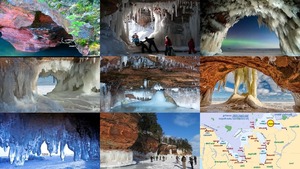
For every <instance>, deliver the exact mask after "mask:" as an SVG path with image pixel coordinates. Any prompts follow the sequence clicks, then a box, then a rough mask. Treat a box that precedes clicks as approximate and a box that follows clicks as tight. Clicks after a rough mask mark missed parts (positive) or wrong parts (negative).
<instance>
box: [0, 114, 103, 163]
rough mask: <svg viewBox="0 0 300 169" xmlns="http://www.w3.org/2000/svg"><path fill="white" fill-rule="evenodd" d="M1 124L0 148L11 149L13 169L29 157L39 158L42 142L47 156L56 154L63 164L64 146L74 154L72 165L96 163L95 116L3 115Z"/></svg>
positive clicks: (0, 115) (97, 124) (97, 119)
mask: <svg viewBox="0 0 300 169" xmlns="http://www.w3.org/2000/svg"><path fill="white" fill-rule="evenodd" d="M0 123H1V125H0V147H1V148H4V150H7V148H8V147H9V148H10V149H9V159H10V163H11V164H14V165H15V166H23V165H26V163H25V161H26V160H28V158H29V156H30V155H31V156H32V155H33V156H40V155H41V145H42V144H43V142H46V144H47V149H48V151H49V153H50V155H53V154H59V155H60V157H61V160H62V161H63V160H64V158H65V154H64V146H65V145H66V144H68V147H69V148H70V149H71V150H72V151H73V152H74V156H73V160H74V161H78V160H80V159H83V160H86V161H88V160H95V159H98V160H99V129H98V127H97V126H99V115H97V114H85V115H84V116H83V114H46V113H45V114H40V113H37V114H21V113H18V114H9V113H8V114H3V113H2V114H0ZM59 146H60V152H58V149H59ZM24 163H25V164H24Z"/></svg>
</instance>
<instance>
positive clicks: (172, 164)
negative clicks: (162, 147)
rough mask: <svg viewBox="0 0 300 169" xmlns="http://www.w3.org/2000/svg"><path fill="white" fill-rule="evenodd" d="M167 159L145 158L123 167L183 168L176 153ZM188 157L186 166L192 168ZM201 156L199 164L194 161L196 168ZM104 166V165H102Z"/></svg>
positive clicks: (129, 168) (127, 168)
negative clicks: (152, 159)
mask: <svg viewBox="0 0 300 169" xmlns="http://www.w3.org/2000/svg"><path fill="white" fill-rule="evenodd" d="M166 157H167V160H165V161H162V160H158V161H153V162H151V161H150V159H148V160H144V161H140V162H139V163H138V164H136V165H131V166H127V167H122V168H123V169H141V168H145V169H174V168H178V169H182V163H181V161H180V160H179V161H180V162H179V163H176V155H167V156H166ZM186 157H187V162H186V168H187V169H191V165H190V163H189V162H188V161H189V160H188V157H190V156H189V155H188V156H186ZM179 158H180V159H181V156H179ZM199 159H200V158H199V157H197V165H195V164H194V163H193V164H194V169H199V168H200V167H199V162H200V160H199ZM101 168H102V167H101Z"/></svg>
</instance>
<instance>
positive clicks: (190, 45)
mask: <svg viewBox="0 0 300 169" xmlns="http://www.w3.org/2000/svg"><path fill="white" fill-rule="evenodd" d="M188 46H189V54H191V53H192V52H193V53H194V54H195V53H197V52H196V51H195V42H194V39H193V38H191V39H190V40H189V42H188Z"/></svg>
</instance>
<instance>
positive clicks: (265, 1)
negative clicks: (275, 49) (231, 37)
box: [200, 0, 300, 56]
mask: <svg viewBox="0 0 300 169" xmlns="http://www.w3.org/2000/svg"><path fill="white" fill-rule="evenodd" d="M201 12H202V17H201V25H202V27H201V28H202V29H201V44H200V49H201V53H202V55H214V54H217V53H220V52H222V51H221V45H222V41H223V40H224V38H225V37H226V34H227V32H228V29H229V28H230V27H232V26H233V25H234V24H235V23H237V22H238V21H239V20H240V19H242V18H243V17H245V16H258V22H259V24H264V25H266V26H268V27H269V28H270V30H272V31H274V32H275V33H276V35H277V36H278V38H279V41H280V48H281V51H282V53H283V54H285V55H292V56H297V55H299V54H300V33H299V32H300V19H299V6H297V3H296V2H295V1H284V0H261V1H254V0H251V1H246V0H242V1H234V2H232V1H221V0H217V1H212V0H209V1H207V2H204V3H202V4H201Z"/></svg>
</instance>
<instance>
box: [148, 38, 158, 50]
mask: <svg viewBox="0 0 300 169" xmlns="http://www.w3.org/2000/svg"><path fill="white" fill-rule="evenodd" d="M145 39H146V40H145V41H147V42H148V44H149V46H148V48H149V53H152V46H153V47H154V49H155V51H156V52H157V53H158V52H159V51H158V49H157V47H156V44H155V42H154V38H148V37H146V38H145Z"/></svg>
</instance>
